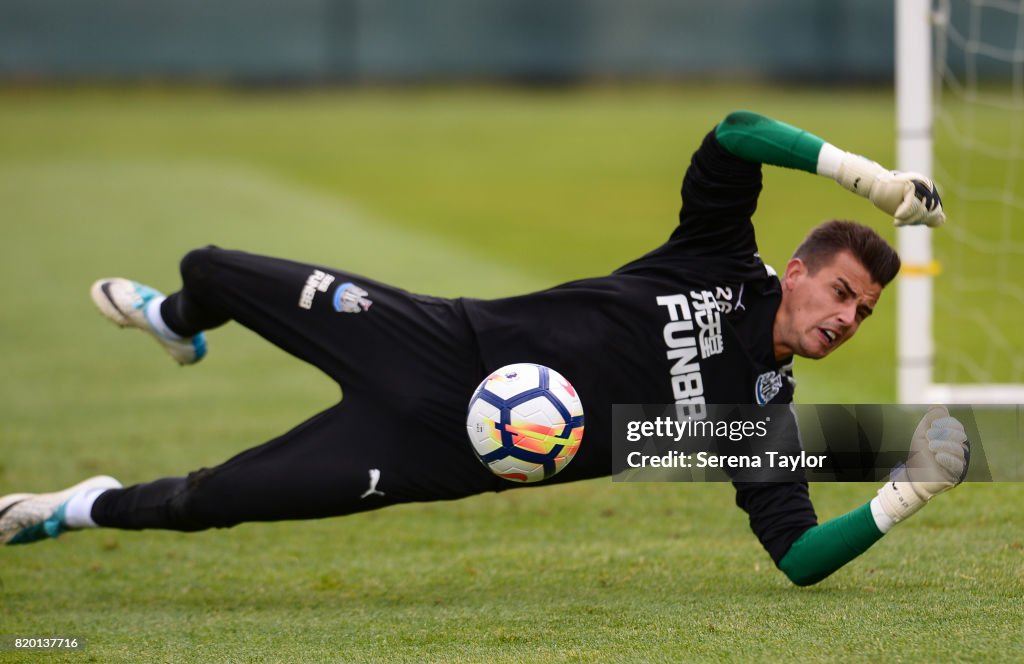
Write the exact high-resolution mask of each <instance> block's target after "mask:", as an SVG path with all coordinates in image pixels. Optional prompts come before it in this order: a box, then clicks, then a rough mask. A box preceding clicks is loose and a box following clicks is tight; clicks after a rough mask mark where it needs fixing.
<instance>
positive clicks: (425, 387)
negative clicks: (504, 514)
mask: <svg viewBox="0 0 1024 664" xmlns="http://www.w3.org/2000/svg"><path fill="white" fill-rule="evenodd" d="M181 274H182V282H183V285H182V289H181V290H180V291H179V292H177V293H174V294H172V295H170V296H168V299H167V301H166V302H165V304H164V306H163V308H162V311H163V312H164V315H165V318H166V320H167V322H168V324H169V325H170V326H171V328H172V329H175V330H176V331H178V332H181V333H183V334H185V335H186V336H188V335H190V334H191V333H193V332H197V331H199V330H201V329H210V328H212V327H216V326H217V325H220V324H223V323H226V322H227V321H230V320H233V321H237V322H238V323H241V324H242V325H244V326H245V327H247V328H249V329H251V330H252V331H254V332H256V333H257V334H259V335H261V336H263V337H264V338H266V339H267V340H268V341H270V342H271V343H273V344H275V345H277V346H279V347H280V348H282V349H284V350H285V351H287V352H288V353H291V354H292V355H294V356H296V357H298V358H299V359H301V360H304V361H306V362H309V363H311V364H313V365H314V366H316V367H318V368H320V369H321V370H323V371H324V372H325V373H326V374H327V375H329V376H331V377H332V378H333V379H334V380H335V381H337V382H338V383H339V385H340V386H341V387H342V389H343V391H344V399H343V400H342V401H341V402H340V403H338V404H337V405H335V406H333V407H332V408H329V409H328V410H326V411H324V412H322V413H320V414H318V415H316V416H315V417H313V418H312V419H310V420H308V421H306V422H304V423H302V424H300V425H299V426H297V427H295V428H294V429H292V430H291V431H288V432H287V433H285V434H283V435H281V436H278V437H277V438H274V439H273V440H270V441H269V442H267V443H264V444H262V445H260V446H258V447H254V448H252V449H249V450H246V451H245V452H242V453H241V454H238V455H237V456H235V457H233V458H231V459H229V460H228V461H226V462H224V463H223V464H221V465H219V466H216V467H214V468H202V469H199V470H196V471H194V472H192V473H189V474H188V475H187V476H184V477H169V478H164V479H159V480H156V481H154V482H149V483H146V484H137V485H135V486H130V487H127V488H124V489H117V490H111V491H107V492H105V493H103V494H102V495H101V496H100V498H99V499H98V500H97V501H96V503H95V505H94V507H93V511H92V516H93V519H94V520H95V521H96V523H98V524H99V525H102V526H108V527H115V528H128V529H141V528H165V529H172V530H184V531H193V530H203V529H206V528H211V527H219V528H223V527H229V526H233V525H236V524H238V523H242V522H245V521H276V520H283V519H311V518H320V517H328V516H337V515H343V514H350V513H354V512H360V511H365V510H370V509H376V508H379V507H384V506H387V505H393V504H396V503H403V502H411V501H432V500H448V499H454V498H461V497H464V496H469V495H473V494H477V493H482V492H485V491H499V490H502V489H505V488H510V485H509V483H508V482H504V481H502V480H501V479H500V478H498V477H496V476H495V475H493V474H492V473H491V472H490V471H489V470H487V469H486V468H485V467H484V466H483V464H481V463H480V461H479V460H477V458H476V457H475V456H474V454H473V452H472V450H471V448H470V445H469V444H468V441H467V439H466V437H465V435H464V434H463V432H464V430H465V412H466V411H465V409H466V404H467V403H468V400H469V397H470V396H471V395H472V392H473V390H474V389H475V388H476V386H477V384H478V383H479V382H480V381H481V380H483V378H484V375H485V373H484V372H485V369H484V367H483V366H482V362H481V360H480V353H479V350H478V347H477V343H476V338H475V336H474V334H473V332H472V329H471V328H470V326H469V324H468V321H467V319H466V316H465V314H464V312H463V310H462V305H461V302H460V301H459V300H450V299H443V298H433V297H425V296H420V295H414V294H411V293H408V292H406V291H403V290H401V289H398V288H394V287H392V286H387V285H385V284H381V283H378V282H375V281H372V280H370V279H366V278H364V277H361V276H358V275H355V274H350V273H348V272H344V271H340V270H335V269H331V268H326V267H322V266H314V265H307V264H303V263H296V262H292V261H286V260H280V259H275V258H267V257H262V256H254V255H251V254H246V253H242V252H237V251H227V250H223V249H219V248H216V247H207V248H205V249H198V250H195V251H192V252H190V253H189V254H188V255H186V256H185V258H184V259H183V261H182V263H181ZM268 384H270V385H273V381H272V380H270V381H268Z"/></svg>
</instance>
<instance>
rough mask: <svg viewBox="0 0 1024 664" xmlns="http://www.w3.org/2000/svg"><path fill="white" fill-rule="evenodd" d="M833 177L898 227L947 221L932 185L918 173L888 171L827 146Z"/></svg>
mask: <svg viewBox="0 0 1024 664" xmlns="http://www.w3.org/2000/svg"><path fill="white" fill-rule="evenodd" d="M829 152H830V153H831V154H830V155H829V157H830V158H831V159H833V160H835V161H834V162H833V163H835V171H834V173H832V176H833V177H834V178H835V180H836V182H838V183H839V184H841V185H842V186H843V187H845V188H846V189H849V190H850V191H852V192H854V193H855V194H860V195H861V196H864V197H865V198H868V199H870V200H871V202H872V203H874V204H875V207H877V208H878V209H879V210H882V211H883V212H885V213H886V214H889V215H891V216H892V217H893V219H894V223H895V224H896V225H897V226H917V225H925V226H941V225H942V224H943V223H945V221H946V215H945V213H944V212H943V211H942V199H941V198H940V197H939V192H938V190H937V189H936V188H935V185H934V184H933V183H932V181H931V180H930V179H928V178H927V177H926V176H924V175H921V174H920V173H912V172H901V171H887V170H886V169H884V168H882V166H880V165H879V164H876V163H875V162H873V161H871V160H869V159H866V158H864V157H861V156H860V155H856V154H852V153H850V152H842V151H840V150H838V149H837V148H835V147H834V146H830V149H829Z"/></svg>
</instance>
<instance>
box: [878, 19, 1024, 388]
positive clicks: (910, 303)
mask: <svg viewBox="0 0 1024 664" xmlns="http://www.w3.org/2000/svg"><path fill="white" fill-rule="evenodd" d="M1015 1H1018V0H1015ZM894 2H895V13H896V139H897V151H896V152H897V153H896V161H897V168H898V169H899V170H903V171H917V172H920V173H924V174H927V175H929V176H931V175H932V174H933V170H934V169H933V142H932V141H933V131H932V130H933V120H934V105H933V101H934V96H933V93H934V91H935V87H934V85H935V80H934V79H933V73H934V71H935V63H934V61H933V26H934V25H935V24H936V21H937V20H938V21H941V20H943V19H944V18H948V15H947V16H945V17H944V16H943V14H942V13H941V12H936V11H935V10H933V7H932V0H894ZM1019 2H1020V3H1021V4H1022V5H1024V0H1019ZM1010 4H1014V3H1010ZM1022 10H1024V7H1022ZM1022 15H1024V11H1022ZM939 83H941V81H939ZM938 184H939V187H940V193H941V191H942V183H941V182H938ZM947 212H949V209H948V208H947ZM948 223H949V224H956V223H957V219H955V218H952V217H951V218H950V219H949V222H948ZM1020 223H1024V221H1021V222H1020ZM934 232H938V233H942V232H944V230H943V229H938V230H937V231H934ZM932 233H933V231H932V230H931V229H928V228H924V227H906V228H900V229H898V233H897V238H896V240H897V247H898V250H899V253H900V256H901V258H902V259H903V263H904V269H903V270H902V271H901V273H900V276H899V278H898V280H897V298H898V301H899V302H898V315H897V329H898V333H897V362H898V366H897V394H898V399H899V401H900V402H901V403H1015V404H1024V385H1016V384H994V383H988V384H986V383H984V382H977V383H973V384H939V383H936V382H935V381H934V368H935V341H934V332H933V327H932V326H933V318H934V311H935V306H934V305H935V301H934V299H933V298H934V295H933V290H934V286H935V283H934V281H935V275H936V274H937V272H938V269H939V266H938V265H937V263H936V262H935V261H934V260H933V256H932ZM1021 335H1022V336H1024V333H1021Z"/></svg>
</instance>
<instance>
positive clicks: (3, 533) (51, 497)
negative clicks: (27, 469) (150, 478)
mask: <svg viewBox="0 0 1024 664" xmlns="http://www.w3.org/2000/svg"><path fill="white" fill-rule="evenodd" d="M120 488H121V483H120V482H118V481H117V480H115V479H114V478H113V477H108V476H106V475H97V476H96V477H90V478H89V479H87V480H85V481H83V482H79V483H78V484H76V485H74V486H73V487H70V488H67V489H64V490H63V491H57V492H54V493H12V494H10V495H8V496H4V497H3V498H0V544H28V543H29V542H36V541H38V540H41V539H46V538H49V537H57V536H58V535H60V534H61V533H63V532H66V531H68V530H70V529H71V528H69V527H68V524H67V521H65V518H64V510H65V508H66V507H67V504H68V500H70V499H71V497H72V496H74V495H75V494H77V493H79V492H81V491H88V490H89V489H120Z"/></svg>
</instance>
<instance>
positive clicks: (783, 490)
mask: <svg viewBox="0 0 1024 664" xmlns="http://www.w3.org/2000/svg"><path fill="white" fill-rule="evenodd" d="M733 484H734V486H735V487H736V505H738V506H739V507H740V508H742V509H743V511H744V512H746V513H747V514H749V515H750V529H751V530H753V531H754V534H755V535H757V539H758V540H760V542H761V546H763V547H764V548H765V550H766V551H768V555H770V556H771V557H772V560H773V561H775V564H776V565H778V564H779V561H780V560H782V557H783V556H785V555H786V552H787V551H789V547H790V546H792V544H793V542H795V541H796V540H798V539H799V538H800V536H801V535H803V534H804V532H806V531H807V530H808V529H810V528H813V527H814V526H816V525H818V515H817V514H815V513H814V506H813V505H812V504H811V497H810V494H809V493H808V490H807V482H788V483H757V482H734V483H733Z"/></svg>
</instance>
